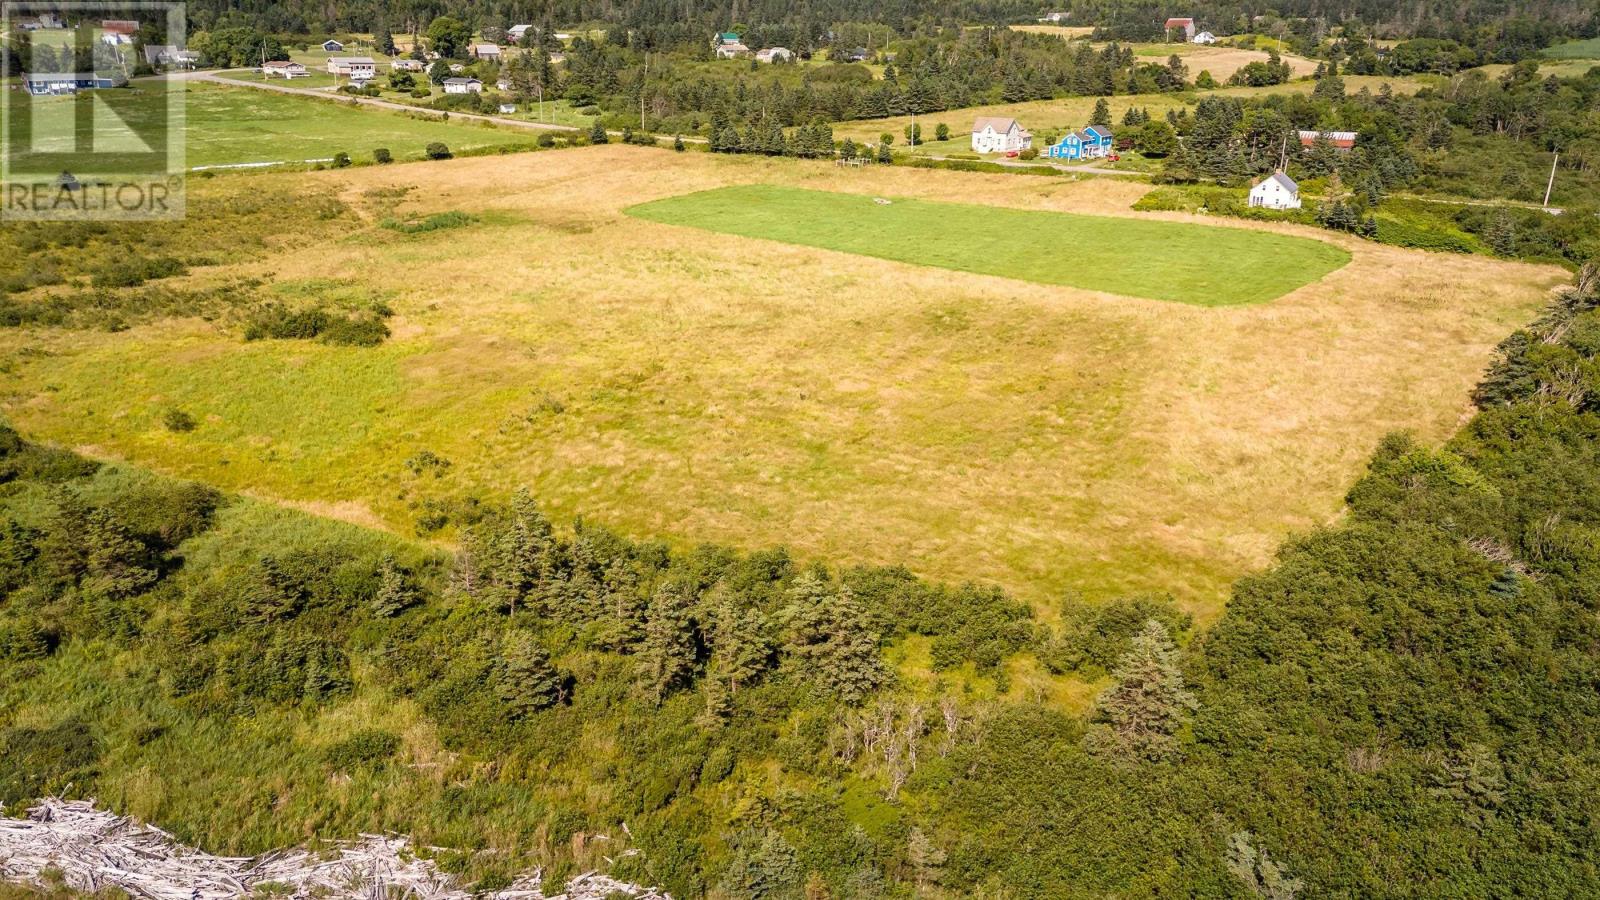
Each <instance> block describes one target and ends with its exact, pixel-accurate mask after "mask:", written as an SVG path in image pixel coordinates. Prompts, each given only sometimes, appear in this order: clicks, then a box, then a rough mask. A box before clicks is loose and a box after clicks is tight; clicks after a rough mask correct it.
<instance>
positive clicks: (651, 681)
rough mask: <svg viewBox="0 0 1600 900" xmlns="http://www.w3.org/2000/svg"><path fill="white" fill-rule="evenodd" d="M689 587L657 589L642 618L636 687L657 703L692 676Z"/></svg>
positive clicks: (693, 652)
mask: <svg viewBox="0 0 1600 900" xmlns="http://www.w3.org/2000/svg"><path fill="white" fill-rule="evenodd" d="M690 601H691V598H690V588H689V586H688V585H686V584H682V583H667V584H663V585H661V586H660V587H659V588H657V589H656V592H655V595H654V596H652V597H651V598H650V607H649V609H648V610H647V612H646V615H645V625H644V640H643V641H642V642H641V643H640V644H639V647H638V650H637V651H636V654H637V657H638V668H639V684H640V688H641V689H642V690H643V691H644V694H645V696H646V697H649V698H650V699H651V700H652V701H653V702H655V703H656V704H658V705H659V704H660V703H661V701H662V700H663V699H665V698H666V696H667V695H668V694H670V693H672V691H673V690H675V689H677V688H679V687H683V686H684V685H686V684H688V683H689V681H690V679H691V678H692V677H693V675H694V666H695V633H694V622H693V620H692V619H691V618H690Z"/></svg>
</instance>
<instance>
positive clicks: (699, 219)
mask: <svg viewBox="0 0 1600 900" xmlns="http://www.w3.org/2000/svg"><path fill="white" fill-rule="evenodd" d="M627 213H628V214H629V215H631V216H634V217H636V218H640V219H645V220H648V221H652V222H661V223H665V224H669V225H687V226H690V227H693V228H702V229H705V230H707V231H715V232H719V233H722V234H735V235H740V236H742V237H754V238H765V239H767V240H775V241H784V242H786V243H791V244H801V245H805V246H809V247H821V248H823V249H827V250H839V251H843V252H846V253H859V254H862V255H864V256H872V257H876V258H879V259H887V260H893V261H896V262H906V263H913V264H916V265H924V266H935V267H938V268H944V269H955V270H957V271H961V272H973V273H976V274H980V275H999V276H1003V277H1007V278H1016V279H1019V280H1022V281H1032V282H1036V283H1039V284H1051V285H1064V286H1067V287H1075V288H1083V289H1086V290H1095V291H1105V292H1108V293H1113V294H1123V295H1127V296H1130V297H1142V298H1146V299H1150V300H1171V301H1176V302H1179V303H1189V304H1193V305H1196V306H1237V305H1242V304H1249V303H1264V302H1266V301H1269V300H1273V299H1275V298H1277V297H1281V296H1283V295H1284V294H1286V293H1288V292H1290V291H1292V290H1294V289H1296V288H1298V287H1302V286H1304V285H1307V284H1310V283H1312V282H1314V281H1316V280H1318V279H1319V278H1321V277H1323V276H1324V275H1327V274H1328V273H1329V272H1332V271H1334V270H1335V269H1338V268H1340V267H1342V266H1343V265H1345V264H1346V263H1348V262H1349V261H1350V254H1349V253H1346V252H1345V251H1344V250H1341V249H1339V248H1337V247H1334V246H1332V245H1330V244H1325V243H1323V242H1321V241H1316V240H1310V239H1308V238H1298V237H1288V236H1284V235H1277V234H1267V233H1263V232H1258V231H1246V230H1242V229H1228V228H1214V227H1211V226H1206V225H1190V224H1185V223H1178V222H1156V221H1143V220H1138V219H1121V218H1111V217H1104V216H1085V215H1077V214H1071V213H1058V212H1047V211H1035V210H1021V209H1008V208H1005V207H997V206H976V205H969V204H965V203H940V202H930V201H925V200H906V199H893V200H888V201H887V202H885V200H884V198H877V197H871V196H865V195H860V194H844V193H835V192H830V191H814V190H805V189H802V188H790V187H778V186H774V185H739V186H734V187H725V188H718V189H715V190H709V191H701V192H698V193H693V194H686V195H683V196H678V197H670V198H668V199H665V200H657V201H653V202H650V203H644V204H640V205H638V206H634V207H631V208H629V209H628V210H627Z"/></svg>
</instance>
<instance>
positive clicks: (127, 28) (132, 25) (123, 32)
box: [100, 19, 139, 44]
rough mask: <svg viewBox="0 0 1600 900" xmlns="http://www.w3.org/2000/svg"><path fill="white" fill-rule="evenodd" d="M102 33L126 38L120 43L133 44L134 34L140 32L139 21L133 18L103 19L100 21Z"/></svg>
mask: <svg viewBox="0 0 1600 900" xmlns="http://www.w3.org/2000/svg"><path fill="white" fill-rule="evenodd" d="M100 32H101V34H102V35H116V36H117V37H119V38H125V40H121V41H119V42H118V43H123V44H131V43H133V36H134V35H136V34H138V33H139V23H138V22H136V21H134V20H132V19H103V20H101V22H100Z"/></svg>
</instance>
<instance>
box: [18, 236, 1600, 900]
mask: <svg viewBox="0 0 1600 900" xmlns="http://www.w3.org/2000/svg"><path fill="white" fill-rule="evenodd" d="M1597 307H1600V275H1597V272H1596V268H1595V266H1593V265H1590V266H1588V267H1587V268H1585V269H1584V271H1583V273H1582V274H1581V275H1580V277H1579V281H1578V286H1577V287H1576V288H1575V289H1573V290H1572V291H1570V292H1569V293H1568V294H1567V295H1566V296H1565V297H1564V298H1563V299H1561V300H1560V301H1559V302H1558V303H1556V304H1555V305H1554V306H1553V307H1552V308H1551V309H1550V310H1549V311H1548V312H1547V313H1546V314H1545V315H1544V316H1543V317H1542V318H1541V319H1540V320H1539V321H1537V322H1536V323H1534V324H1533V325H1532V326H1530V327H1529V328H1527V329H1525V330H1523V331H1519V332H1517V333H1516V334H1515V335H1513V336H1512V337H1510V338H1509V339H1507V340H1506V341H1505V342H1504V343H1503V344H1502V346H1501V348H1500V353H1499V358H1498V360H1497V361H1496V363H1495V364H1494V366H1493V367H1492V369H1491V370H1490V371H1489V373H1488V374H1487V376H1486V377H1485V378H1484V380H1483V382H1482V384H1481V385H1480V387H1479V389H1478V391H1477V393H1476V395H1475V399H1476V402H1477V404H1478V412H1477V415H1476V416H1475V417H1474V418H1473V419H1472V421H1471V422H1470V423H1469V424H1468V425H1466V426H1465V427H1464V428H1463V430H1462V431H1461V433H1460V434H1459V435H1458V436H1457V437H1456V438H1454V439H1453V440H1451V441H1450V442H1449V443H1448V444H1447V445H1445V446H1443V447H1438V448H1434V447H1427V446H1422V445H1419V444H1417V443H1416V442H1414V441H1412V440H1411V439H1410V438H1408V437H1406V436H1404V435H1395V436H1392V437H1391V438H1389V439H1387V440H1386V441H1384V443H1383V444H1382V446H1380V447H1379V448H1378V450H1377V452H1376V453H1375V455H1374V456H1373V459H1372V462H1371V465H1370V468H1369V471H1368V472H1367V474H1366V475H1365V477H1363V478H1362V479H1361V480H1360V482H1359V483H1357V484H1356V485H1355V486H1354V487H1353V488H1352V490H1351V491H1350V494H1349V511H1348V515H1347V516H1346V517H1345V518H1344V520H1343V521H1341V522H1340V523H1339V524H1337V525H1335V526H1331V527H1327V528H1323V529H1319V530H1316V531H1313V532H1311V533H1308V534H1305V535H1303V536H1301V537H1299V538H1297V539H1295V540H1293V541H1291V542H1290V543H1289V544H1287V545H1286V546H1285V547H1284V548H1283V550H1282V551H1281V553H1280V555H1279V557H1278V561H1277V563H1276V564H1275V565H1274V566H1273V567H1272V568H1271V569H1270V570H1268V571H1266V572H1264V573H1262V574H1260V575H1257V576H1253V577H1250V578H1247V579H1245V580H1244V581H1242V582H1241V583H1240V584H1239V585H1238V587H1237V589H1236V591H1235V594H1234V597H1233V599H1232V601H1231V603H1230V604H1229V607H1228V609H1227V612H1226V614H1225V615H1224V617H1223V619H1222V620H1221V621H1220V622H1219V623H1218V624H1216V625H1215V626H1213V627H1212V628H1211V629H1210V630H1208V631H1206V632H1204V633H1203V634H1200V635H1198V636H1194V635H1192V634H1191V631H1190V624H1189V622H1188V621H1187V620H1186V619H1185V618H1184V617H1182V616H1181V615H1179V614H1177V612H1176V611H1175V609H1174V608H1173V606H1172V605H1171V604H1170V603H1168V602H1166V601H1164V600H1163V599H1161V598H1151V597H1132V598H1127V599H1125V600H1122V601H1117V602H1112V603H1108V604H1104V605H1096V606H1083V605H1079V604H1075V603H1070V602H1069V603H1064V604H1063V606H1062V607H1061V609H1060V610H1058V611H1053V612H1052V615H1051V616H1050V617H1049V621H1048V622H1046V621H1043V620H1041V619H1039V618H1036V617H1035V616H1034V615H1033V613H1032V611H1031V610H1030V609H1029V608H1028V607H1026V606H1024V605H1022V604H1019V603H1017V602H1015V601H1013V600H1011V599H1009V598H1008V597H1007V596H1006V595H1005V594H1004V593H1002V592H1000V591H997V590H995V589H992V588H987V587H982V586H976V585H965V586H940V585H934V584H929V583H926V582H923V581H921V580H919V579H917V578H915V577H913V576H911V575H910V574H908V573H907V572H905V571H904V570H901V569H895V568H888V569H882V568H849V569H830V568H827V567H823V566H819V565H815V564H804V565H802V564H799V563H797V562H796V561H794V560H792V559H791V558H790V557H789V556H788V555H787V554H785V553H784V552H783V551H781V550H773V551H768V552H759V553H752V554H740V553H734V552H730V551H728V550H725V549H721V548H716V547H701V548H696V549H693V550H690V551H684V552H674V551H672V550H669V549H668V548H666V547H664V546H660V545H655V544H639V543H633V542H630V541H626V540H623V539H622V538H620V537H618V536H617V535H615V534H613V533H611V532H609V531H607V530H606V529H605V528H604V527H602V526H601V525H599V524H596V523H590V522H586V521H581V520H580V521H577V522H574V523H572V524H571V526H570V527H564V526H557V525H556V524H555V523H552V522H550V521H548V520H547V519H546V518H545V517H544V516H543V515H541V513H540V512H539V509H538V506H537V504H536V502H535V500H534V498H532V497H529V496H528V495H526V494H519V495H518V497H517V498H516V500H515V501H514V502H513V503H511V504H510V505H509V506H508V507H505V508H484V509H481V510H479V512H478V513H477V514H476V515H474V516H473V518H472V520H471V521H470V522H468V523H467V524H466V527H465V531H464V534H463V538H462V541H461V543H460V547H459V550H457V551H455V552H453V553H450V554H441V553H440V552H438V551H435V550H429V549H426V548H423V547H420V546H417V545H412V544H407V543H403V542H400V541H397V540H393V539H390V538H387V537H385V536H381V535H377V534H374V533H371V532H365V531H361V530H359V529H355V528H352V527H348V526H342V525H336V524H333V523H328V522H324V521H319V520H316V519H312V518H309V517H307V516H304V515H302V514H299V513H295V512H288V511H283V510H277V509H274V508H271V507H269V506H266V505H264V504H260V503H255V502H250V501H243V500H238V499H234V498H228V497H224V496H221V495H219V494H217V493H216V492H214V491H211V490H209V489H207V488H204V487H200V486H197V485H193V484H187V483H183V482H175V481H169V480H166V479H161V478H156V477H153V476H149V475H146V474H143V473H140V472H138V471H136V470H131V469H128V468H124V467H117V466H104V465H100V464H97V463H94V462H91V461H87V460H84V459H82V458H80V457H77V456H75V455H73V454H71V453H69V452H67V451H63V450H56V449H51V448H48V447H43V446H39V445H36V444H32V443H29V442H28V441H26V440H25V439H23V438H22V437H20V436H18V435H17V434H16V433H14V432H12V431H10V430H9V429H7V430H5V431H3V432H0V596H3V598H4V599H3V601H0V710H4V711H5V712H4V713H3V715H0V751H3V752H0V800H4V801H5V802H6V803H7V804H12V803H17V802H22V801H25V800H26V799H27V798H29V797H32V796H36V795H39V794H42V793H47V792H55V791H67V792H69V793H73V794H92V795H95V796H98V797H99V798H101V799H102V801H104V802H107V803H109V804H111V805H113V806H115V807H117V808H119V809H124V810H129V811H133V812H136V813H138V814H140V815H144V816H147V817H149V818H152V819H154V820H156V821H159V822H161V823H162V824H163V825H165V826H168V827H170V828H172V829H173V830H174V831H175V832H176V833H177V834H178V835H179V836H180V837H181V838H184V839H187V840H192V841H196V842H199V843H202V844H205V845H207V846H208V847H211V848H213V849H216V850H226V851H239V852H255V851H260V850H264V849H267V848H268V847H271V846H274V845H277V844H282V843H287V842H292V841H299V840H304V839H307V838H310V837H314V836H329V837H332V836H344V835H348V834H351V833H353V832H355V831H357V830H363V829H368V830H370V829H377V828H394V829H400V830H406V831H410V832H414V833H416V834H417V835H418V836H419V838H420V840H421V842H422V843H425V844H434V845H439V846H448V847H453V848H456V852H453V853H450V854H446V855H445V857H444V862H445V863H446V864H447V865H448V866H450V867H451V868H453V869H455V870H458V871H462V872H465V873H467V874H468V875H469V876H470V877H472V878H474V879H478V880H479V883H480V885H482V886H492V885H493V884H496V883H502V882H503V879H504V878H505V877H506V875H507V874H508V873H509V871H510V870H511V869H513V868H516V867H520V866H523V865H528V864H533V863H542V864H546V865H550V866H553V867H554V871H555V872H570V871H572V870H573V868H574V867H576V866H580V865H590V864H593V863H595V862H597V861H598V859H599V857H600V856H608V857H610V858H612V859H614V860H617V861H618V862H617V866H616V871H617V873H618V874H619V875H621V876H623V877H628V878H632V879H636V880H640V881H650V882H656V883H660V884H664V885H666V886H667V887H669V888H670V889H671V890H673V891H674V892H675V893H676V894H677V895H680V896H684V897H693V896H701V895H707V894H709V895H713V896H727V897H799V896H807V897H830V896H832V897H877V896H886V897H887V896H911V895H921V896H964V895H969V894H972V893H975V892H979V891H989V892H995V891H1001V890H1008V891H1010V892H1013V893H1017V894H1022V895H1027V896H1065V895H1074V894H1082V893H1086V892H1087V893H1104V892H1120V893H1132V894H1162V895H1171V894H1181V895H1185V896H1197V895H1201V896H1260V897H1293V896H1295V895H1296V894H1297V893H1299V892H1301V891H1303V892H1304V893H1305V895H1307V896H1311V895H1323V894H1329V895H1376V894H1383V895H1406V896H1437V895H1441V894H1451V895H1475V896H1497V895H1506V894H1533V895H1550V894H1566V895H1574V894H1580V895H1581V894H1592V893H1595V892H1597V891H1600V841H1597V840H1596V837H1595V832H1594V829H1593V828H1592V827H1591V823H1592V822H1593V821H1594V819H1595V817H1596V816H1597V815H1600V747H1597V746H1596V735H1597V734H1600V692H1597V691H1596V686H1597V682H1600V618H1597V617H1596V615H1595V611H1596V610H1595V598H1596V596H1597V595H1600V590H1597V586H1596V585H1597V583H1600V582H1597V579H1600V555H1597V554H1596V552H1595V548H1596V547H1597V546H1600V500H1597V498H1600V360H1597V358H1596V354H1597V353H1600V308H1597ZM169 427H173V426H170V425H169ZM912 648H922V649H921V650H918V651H917V652H916V653H915V654H912V653H911V652H910V651H911V649H912ZM914 658H921V659H922V660H923V661H922V662H916V663H913V662H912V660H913V659H914ZM1020 659H1032V660H1035V661H1036V662H1037V664H1039V665H1042V666H1044V667H1046V668H1047V669H1048V670H1050V671H1052V672H1056V673H1060V674H1064V675H1065V674H1072V675H1076V676H1079V677H1084V678H1089V679H1094V680H1099V679H1104V683H1105V685H1106V687H1105V690H1104V691H1103V692H1102V693H1101V695H1100V699H1099V700H1098V702H1097V703H1096V705H1095V707H1094V709H1093V710H1092V712H1091V713H1090V714H1088V715H1087V716H1083V717H1079V716H1077V715H1072V714H1068V713H1066V712H1063V711H1061V710H1059V709H1057V708H1056V707H1054V706H1053V705H1051V704H1050V703H1049V702H1047V701H1046V700H1045V699H1044V698H1042V697H1036V696H1031V695H1029V694H1027V693H1026V692H1019V691H1016V690H1013V689H1011V686H1010V685H1009V684H1008V683H1007V674H1006V673H1007V672H1008V671H1009V669H1008V661H1009V662H1012V663H1014V662H1015V661H1017V660H1020ZM173 772H183V773H185V774H184V777H183V778H181V779H176V778H172V777H171V776H170V774H168V775H163V774H160V773H173ZM624 823H626V825H627V826H628V829H627V831H623V830H622V825H623V824H624ZM624 847H631V848H633V849H637V850H639V851H641V852H639V853H638V854H635V855H623V854H621V850H622V849H624ZM489 850H499V851H502V852H499V853H491V852H487V851H489ZM479 851H483V852H479ZM504 851H511V852H510V853H506V852H504Z"/></svg>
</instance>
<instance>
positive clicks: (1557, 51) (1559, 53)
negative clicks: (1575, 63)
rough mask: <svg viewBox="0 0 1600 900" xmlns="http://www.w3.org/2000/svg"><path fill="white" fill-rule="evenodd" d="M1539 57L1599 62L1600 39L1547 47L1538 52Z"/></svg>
mask: <svg viewBox="0 0 1600 900" xmlns="http://www.w3.org/2000/svg"><path fill="white" fill-rule="evenodd" d="M1540 55H1541V56H1547V57H1550V58H1551V59H1597V60H1600V38H1589V39H1588V40H1586V41H1569V42H1567V43H1565V44H1557V45H1555V46H1554V47H1547V48H1545V49H1544V50H1543V51H1541V52H1540Z"/></svg>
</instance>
